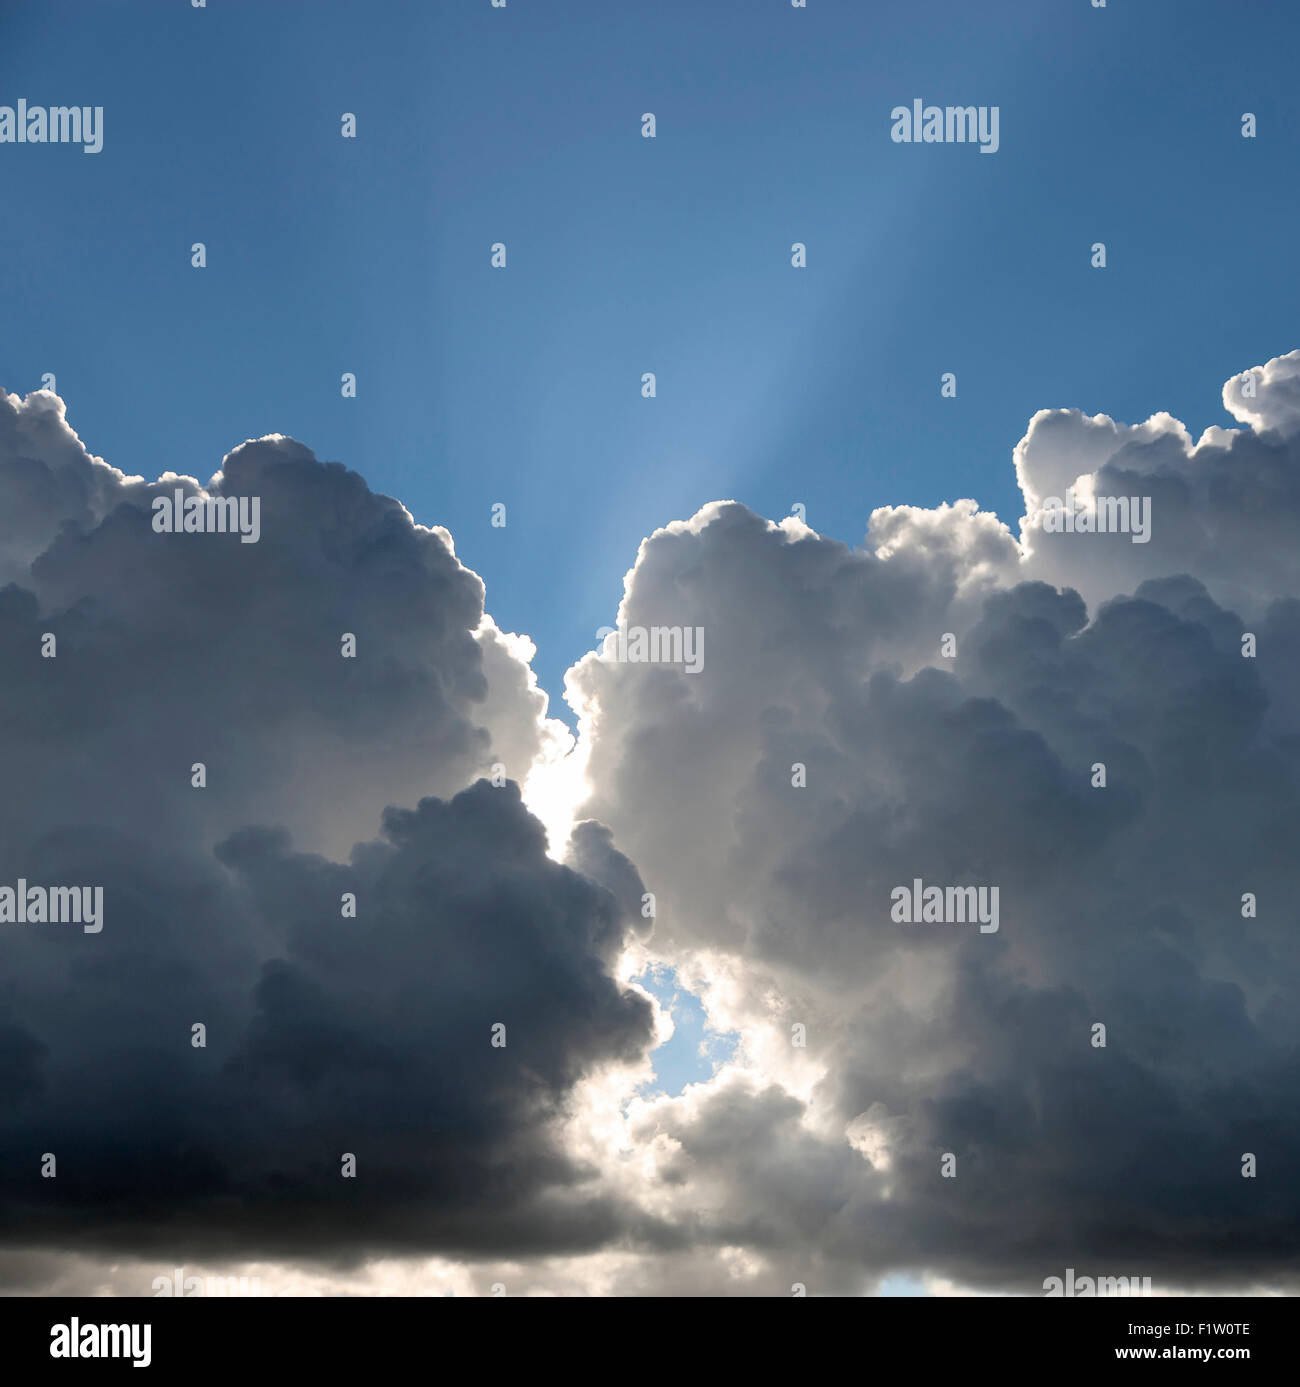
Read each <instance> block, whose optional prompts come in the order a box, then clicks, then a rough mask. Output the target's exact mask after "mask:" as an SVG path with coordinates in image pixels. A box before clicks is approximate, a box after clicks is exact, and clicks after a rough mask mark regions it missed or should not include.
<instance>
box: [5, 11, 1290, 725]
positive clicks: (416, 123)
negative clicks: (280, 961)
mask: <svg viewBox="0 0 1300 1387" xmlns="http://www.w3.org/2000/svg"><path fill="white" fill-rule="evenodd" d="M1298 26H1300V11H1297V10H1296V9H1295V7H1294V6H1293V5H1291V4H1287V3H1282V2H1281V0H1279V3H1258V4H1254V5H1251V6H1250V7H1248V8H1245V7H1241V6H1237V5H1229V4H1222V3H1206V2H1205V0H1176V3H1175V0H1167V2H1165V0H1138V2H1136V3H1112V4H1111V5H1110V6H1108V7H1107V8H1106V9H1105V10H1094V9H1093V8H1092V7H1091V5H1090V4H1089V3H1088V0H1025V3H1022V4H1005V5H1001V6H997V7H992V8H990V7H985V6H970V5H968V4H966V3H959V2H957V0H953V2H952V3H937V2H935V0H918V2H917V3H912V4H909V5H907V6H884V5H867V4H862V3H860V0H809V5H808V7H807V9H805V10H794V9H792V8H790V7H789V6H788V5H787V4H785V3H783V0H710V3H709V4H707V5H700V4H698V3H694V0H692V2H691V3H685V2H683V3H676V2H675V0H656V3H654V4H633V3H611V2H610V0H585V2H584V0H566V2H565V3H560V0H548V3H540V2H538V3H526V2H525V0H510V4H509V6H508V7H507V9H505V10H496V9H493V8H491V6H490V5H489V4H488V2H487V0H454V2H453V0H442V3H437V4H428V3H425V2H424V0H421V3H412V4H396V3H390V4H385V5H383V6H381V7H378V8H376V9H373V10H372V9H368V8H366V7H359V6H357V5H355V4H346V5H344V4H332V3H323V0H313V3H311V4H276V5H273V6H268V5H261V4H252V3H246V2H244V3H235V0H213V3H211V4H209V5H208V7H207V8H206V9H204V10H194V9H191V8H190V7H189V6H187V5H182V4H180V3H165V4H164V3H159V4H148V3H140V0H133V2H132V3H107V2H106V0H95V3H93V4H90V3H78V4H69V3H53V4H49V5H45V6H40V7H37V6H29V7H22V8H19V9H18V10H17V12H8V11H6V13H4V14H3V15H0V103H8V104H13V103H14V102H15V101H16V100H17V99H18V98H19V97H25V98H26V99H27V100H28V101H29V102H30V103H33V104H49V105H55V104H64V103H68V104H74V103H75V104H93V105H102V106H103V107H104V108H105V116H104V149H103V151H102V152H101V153H99V154H97V155H93V156H91V155H85V154H83V153H81V152H80V151H79V150H78V149H76V148H70V147H63V148H60V147H52V146H51V147H40V146H26V147H24V146H14V145H5V146H3V147H0V160H3V172H4V178H5V186H6V194H7V198H6V202H7V208H8V211H7V214H6V215H5V216H4V218H3V219H0V263H3V265H4V266H5V267H6V269H5V271H4V274H3V280H2V283H3V297H2V299H0V322H3V326H4V329H5V330H4V332H3V333H0V384H3V385H4V386H5V387H6V388H7V389H9V390H11V391H17V392H19V393H26V392H27V391H29V390H32V389H35V388H37V387H38V386H39V384H40V378H41V375H42V373H43V372H45V371H52V372H54V373H55V375H56V377H57V383H58V389H59V392H60V393H61V394H62V395H63V396H64V397H65V399H66V400H67V402H68V408H69V415H70V419H71V422H72V423H73V426H74V427H75V428H77V430H78V431H79V432H80V433H81V435H82V437H83V438H84V439H85V440H86V442H87V444H88V446H89V447H90V448H91V449H92V451H94V452H97V453H99V454H100V455H101V456H103V457H105V458H106V459H107V460H108V461H110V462H112V463H114V464H115V465H117V466H119V467H121V468H123V469H124V470H125V471H127V472H139V473H145V474H148V475H150V476H153V475H156V474H157V473H158V472H160V471H162V470H165V469H167V468H172V469H175V470H178V471H183V472H188V473H193V474H196V475H198V476H199V477H200V478H201V479H206V477H207V476H209V475H210V474H211V472H212V471H213V470H214V469H215V468H216V467H217V465H218V464H219V461H220V458H221V455H222V454H223V453H224V452H225V451H227V450H228V449H230V448H231V447H233V446H234V445H236V444H237V443H238V442H240V441H241V440H243V439H244V438H246V437H249V436H257V435H260V434H263V433H268V432H280V433H287V434H291V435H293V436H295V437H297V438H299V439H301V440H302V441H303V442H305V443H307V444H308V445H309V446H310V447H311V448H313V449H314V450H315V452H316V453H317V455H318V456H320V457H322V458H327V459H337V460H340V461H343V462H345V463H346V464H347V465H348V466H350V467H353V468H355V469H356V470H357V471H359V472H361V473H362V475H363V476H364V477H365V478H366V480H367V481H368V482H369V483H370V484H371V486H373V487H374V488H376V489H378V490H382V491H386V492H388V493H390V494H392V495H395V496H397V497H399V498H400V499H401V500H402V501H403V502H404V503H405V504H406V505H407V506H408V507H409V508H410V510H411V511H412V512H413V513H414V515H415V516H416V518H417V519H418V520H420V521H421V522H423V523H426V524H431V523H439V524H444V525H446V526H448V527H449V528H450V530H451V531H452V533H453V535H454V537H455V540H456V544H457V549H458V552H459V553H460V555H461V557H462V558H463V559H464V560H465V562H467V563H468V564H469V565H470V566H472V567H473V568H474V569H476V570H477V571H478V572H479V573H480V574H481V575H482V576H483V577H484V579H485V581H486V583H487V588H488V599H487V603H488V609H489V611H491V612H492V613H493V615H494V616H495V617H496V619H497V620H498V622H499V623H500V624H501V625H502V626H503V627H505V628H507V629H513V630H520V631H525V632H527V633H528V634H529V635H531V636H532V637H533V638H534V639H535V640H536V641H537V642H538V645H539V654H538V658H537V660H536V661H535V665H536V668H537V669H538V672H539V675H540V677H541V680H542V683H543V685H544V687H546V688H547V689H548V691H549V692H551V694H552V695H553V697H554V696H558V694H559V692H560V685H561V678H562V674H563V671H564V669H565V668H566V667H567V666H568V665H569V664H570V663H571V662H572V661H573V660H574V659H575V658H577V657H578V656H579V655H580V654H581V653H582V652H583V651H585V650H587V649H589V648H591V647H592V645H594V644H595V632H596V630H597V628H598V627H600V626H602V625H606V624H608V623H609V622H610V621H611V620H612V617H613V614H614V610H615V607H616V604H617V601H618V598H619V595H620V592H621V579H622V576H623V574H624V572H625V571H626V570H627V568H628V567H629V566H630V565H631V563H632V561H633V558H634V556H635V552H636V546H637V543H638V542H639V540H640V539H641V538H642V537H643V536H644V535H646V534H647V533H649V532H650V531H651V530H652V529H653V528H655V527H656V526H658V525H662V524H664V523H666V522H668V521H670V520H673V519H679V518H684V517H686V516H689V515H690V514H692V513H693V512H694V511H695V510H696V509H697V508H698V507H699V506H700V505H701V504H703V503H704V502H706V501H709V500H712V499H715V498H719V497H736V498H737V499H739V500H742V501H744V502H746V503H747V504H748V505H750V506H752V507H753V508H754V509H756V510H758V511H760V512H761V513H763V514H766V515H769V516H771V517H773V518H776V517H779V516H781V515H784V514H787V513H788V512H789V510H790V507H791V505H792V503H794V502H795V501H802V502H803V503H804V504H805V505H806V507H807V512H808V521H809V523H810V524H812V525H813V526H814V528H816V529H818V530H821V531H822V532H824V533H827V534H830V535H833V536H836V537H838V538H841V539H843V540H846V541H848V542H851V543H857V542H859V541H860V539H861V537H862V534H863V532H864V530H865V527H866V522H867V517H868V515H869V513H870V511H871V509H872V508H873V507H874V506H877V505H882V504H891V503H903V502H908V503H914V504H918V505H933V504H936V503H937V502H939V501H942V500H950V499H955V498H956V497H959V496H964V495H971V496H974V497H975V498H976V499H977V500H978V501H979V502H980V503H981V504H982V505H984V506H986V507H991V508H994V509H996V510H997V511H998V512H999V513H1000V514H1001V515H1002V516H1003V518H1005V519H1009V520H1013V521H1014V518H1015V517H1016V516H1017V515H1018V510H1017V509H1016V505H1015V502H1016V494H1015V491H1014V485H1013V475H1012V471H1011V465H1010V455H1011V449H1012V448H1013V446H1014V444H1015V442H1016V441H1017V439H1018V438H1019V437H1020V436H1021V434H1022V433H1023V431H1024V427H1025V425H1026V423H1027V421H1028V419H1029V417H1030V415H1031V414H1032V413H1033V412H1034V411H1035V410H1036V409H1039V408H1043V407H1049V406H1065V405H1072V406H1078V407H1081V408H1083V409H1085V410H1089V411H1105V412H1108V413H1111V414H1113V415H1115V416H1116V417H1118V418H1121V419H1124V420H1126V421H1136V420H1138V419H1141V418H1145V417H1146V416H1147V415H1148V414H1149V413H1151V412H1152V411H1154V410H1157V409H1167V410H1169V411H1171V412H1172V413H1174V414H1175V415H1177V416H1178V417H1180V418H1182V419H1185V420H1186V422H1187V423H1188V425H1189V427H1191V429H1192V431H1193V433H1197V432H1199V430H1200V429H1201V428H1203V427H1205V426H1206V425H1208V424H1211V423H1227V422H1228V420H1227V417H1226V416H1225V415H1224V414H1222V412H1221V411H1220V410H1219V409H1218V408H1217V407H1216V408H1215V409H1214V411H1213V413H1212V415H1210V416H1207V415H1206V413H1205V409H1206V401H1207V400H1210V401H1217V398H1218V390H1219V386H1220V384H1221V382H1222V381H1223V380H1224V379H1225V378H1226V377H1227V376H1228V375H1229V374H1231V373H1232V372H1233V371H1236V370H1239V369H1242V368H1244V367H1246V366H1249V365H1252V364H1254V363H1256V362H1260V361H1263V360H1266V359H1267V358H1268V357H1270V356H1272V355H1275V354H1278V353H1281V352H1284V351H1287V350H1289V349H1290V348H1292V347H1293V346H1294V345H1295V342H1294V324H1295V321H1296V310H1297V293H1298V291H1297V287H1296V283H1295V278H1294V276H1293V275H1292V274H1290V273H1289V269H1290V260H1291V258H1292V256H1293V245H1294V225H1295V216H1296V207H1295V202H1296V185H1295V177H1294V174H1295V170H1296V168H1297V167H1298V166H1300V158H1298V156H1300V146H1298V136H1297V132H1296V131H1294V130H1288V129H1286V128H1285V127H1284V125H1283V123H1282V121H1281V119H1280V116H1279V115H1278V112H1279V111H1280V110H1282V109H1284V97H1285V93H1286V92H1287V90H1288V89H1289V87H1290V86H1291V84H1293V82H1294V59H1293V53H1294V43H1295V38H1296V29H1297V27H1298ZM110 59H111V60H110ZM915 97H921V98H922V99H924V100H926V101H934V102H937V103H958V104H976V105H981V104H982V105H997V106H998V107H999V108H1000V112H1001V148H1000V150H999V151H998V153H997V154H996V155H992V156H984V155H981V154H980V153H979V152H978V151H977V150H976V149H975V148H972V147H970V146H965V147H962V146H942V145H940V146H908V145H895V144H893V143H891V142H890V139H889V129H890V119H889V113H890V110H891V108H892V107H893V106H895V105H896V104H900V103H910V101H911V100H912V99H913V98H915ZM344 111H350V112H354V113H355V114H356V116H357V121H358V138H357V139H356V140H355V141H352V140H344V139H342V138H341V137H340V116H341V114H342V113H343V112H344ZM645 111H653V112H654V113H655V115H656V117H657V122H658V133H657V138H656V139H654V140H645V139H642V138H641V135H640V117H641V114H642V113H643V112H645ZM1244 111H1253V112H1254V113H1255V114H1256V115H1257V117H1258V121H1259V135H1258V138H1257V139H1255V140H1245V139H1242V138H1241V134H1240V118H1241V114H1242V112H1244ZM498 240H500V241H504V242H505V243H506V244H507V246H508V255H509V263H508V268H507V269H506V270H505V271H494V270H492V269H491V268H490V265H489V247H490V245H491V244H492V243H493V242H494V241H498ZM1095 240H1103V241H1105V242H1106V244H1107V247H1108V256H1109V265H1108V268H1107V269H1106V270H1104V271H1097V270H1093V269H1091V268H1090V265H1089V247H1090V245H1091V244H1092V242H1093V241H1095ZM194 241H203V242H204V243H205V244H206V246H207V248H208V257H209V264H208V267H207V268H206V269H205V270H202V271H199V270H195V269H193V268H191V266H190V254H189V247H190V245H191V243H193V242H194ZM794 241H803V242H805V243H806V244H807V246H808V256H809V265H808V268H807V269H806V270H803V271H796V270H793V269H792V268H791V266H790V246H791V243H792V242H794ZM1280 270H1281V271H1282V272H1279V271H1280ZM1189 286H1191V288H1190V289H1189ZM344 371H353V372H355V373H356V375H357V378H358V396H357V398H356V399H355V400H345V399H343V398H341V396H340V393H339V379H340V376H341V374H342V373H343V372H344ZM643 371H653V372H655V373H656V375H657V380H658V396H657V398H656V399H654V400H645V399H642V398H641V393H640V378H641V373H642V372H643ZM945 371H953V372H955V373H956V375H957V381H958V395H957V398H956V399H955V400H943V399H941V398H940V394H939V378H940V375H941V374H942V373H943V372H945ZM495 502H504V503H505V504H506V506H507V516H508V523H507V525H506V527H505V528H504V529H493V528H492V527H491V525H490V523H489V522H490V515H491V507H492V505H493V503H495ZM554 711H561V710H560V709H558V708H557V709H554Z"/></svg>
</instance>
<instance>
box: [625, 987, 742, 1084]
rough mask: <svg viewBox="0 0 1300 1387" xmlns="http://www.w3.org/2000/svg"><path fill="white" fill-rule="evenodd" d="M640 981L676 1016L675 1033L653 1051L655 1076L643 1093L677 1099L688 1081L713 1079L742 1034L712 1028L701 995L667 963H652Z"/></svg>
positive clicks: (672, 1015) (694, 1082)
mask: <svg viewBox="0 0 1300 1387" xmlns="http://www.w3.org/2000/svg"><path fill="white" fill-rule="evenodd" d="M636 981H637V982H638V983H639V984H640V985H641V986H642V987H644V988H645V990H646V991H647V992H649V993H650V994H651V995H652V996H653V997H654V998H655V1000H656V1001H657V1002H658V1003H659V1005H660V1006H662V1007H663V1008H664V1010H665V1011H667V1012H668V1014H669V1015H670V1016H671V1017H672V1018H673V1033H672V1035H671V1036H670V1037H669V1038H668V1039H667V1040H665V1041H664V1042H663V1044H662V1045H660V1046H658V1047H657V1048H656V1049H655V1050H654V1051H653V1052H652V1056H651V1058H652V1059H653V1061H654V1070H655V1076H654V1078H653V1079H649V1080H647V1081H646V1082H645V1083H643V1084H642V1085H641V1086H640V1090H639V1091H640V1094H641V1096H642V1097H649V1096H651V1095H652V1094H656V1093H662V1094H665V1095H666V1096H667V1097H669V1098H675V1097H677V1095H678V1094H679V1093H681V1092H683V1090H684V1089H685V1088H686V1086H687V1085H688V1084H698V1083H704V1082H706V1081H707V1080H709V1079H711V1078H712V1077H713V1075H714V1074H715V1073H716V1072H717V1070H718V1067H719V1066H720V1065H722V1064H725V1063H726V1062H727V1060H729V1059H731V1057H732V1056H733V1055H734V1054H735V1052H736V1045H737V1042H738V1041H739V1039H740V1037H739V1035H738V1034H737V1033H736V1032H735V1031H717V1030H714V1029H713V1028H712V1027H710V1026H709V1024H708V1018H707V1016H706V1015H705V1012H704V1007H703V1005H702V1003H701V1002H700V999H699V997H698V996H696V994H695V993H693V992H691V991H688V989H687V988H686V987H685V986H684V985H683V984H682V982H681V980H680V979H679V978H678V976H677V972H676V970H675V969H673V968H670V967H669V966H668V965H667V964H664V963H656V964H652V965H651V966H650V967H649V968H647V969H646V970H645V971H644V972H643V973H641V975H640V976H639V977H638V978H637V979H636Z"/></svg>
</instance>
